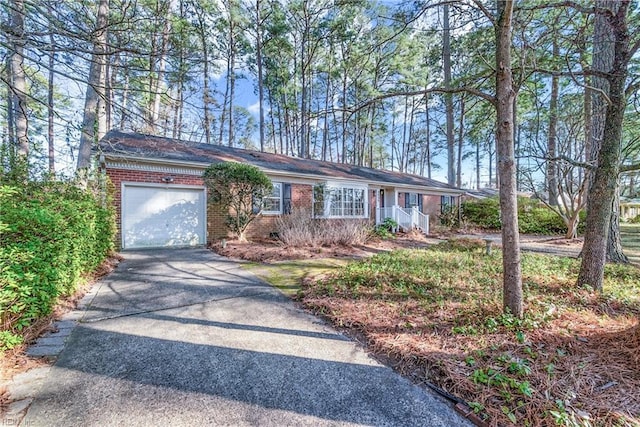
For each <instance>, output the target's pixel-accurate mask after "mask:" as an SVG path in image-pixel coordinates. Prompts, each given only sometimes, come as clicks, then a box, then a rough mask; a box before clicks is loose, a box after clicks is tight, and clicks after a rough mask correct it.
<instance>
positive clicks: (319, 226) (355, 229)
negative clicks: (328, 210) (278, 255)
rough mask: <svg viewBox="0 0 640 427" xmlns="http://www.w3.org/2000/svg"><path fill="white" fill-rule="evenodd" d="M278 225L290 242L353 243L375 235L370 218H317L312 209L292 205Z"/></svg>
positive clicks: (312, 244)
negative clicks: (312, 213) (372, 232)
mask: <svg viewBox="0 0 640 427" xmlns="http://www.w3.org/2000/svg"><path fill="white" fill-rule="evenodd" d="M276 226H277V233H278V238H279V239H280V240H281V241H282V242H283V243H284V244H286V245H288V246H311V247H319V246H331V245H343V246H353V245H361V244H363V243H365V242H366V241H367V240H368V239H369V237H370V236H371V227H370V225H369V221H367V220H361V219H315V218H313V217H312V215H311V211H310V210H309V209H297V208H294V209H292V211H291V214H288V215H282V216H281V217H279V218H278V219H277V222H276Z"/></svg>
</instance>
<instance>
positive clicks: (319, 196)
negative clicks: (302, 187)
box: [313, 184, 367, 218]
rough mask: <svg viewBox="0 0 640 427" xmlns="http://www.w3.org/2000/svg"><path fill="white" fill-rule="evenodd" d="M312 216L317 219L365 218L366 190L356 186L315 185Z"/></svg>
mask: <svg viewBox="0 0 640 427" xmlns="http://www.w3.org/2000/svg"><path fill="white" fill-rule="evenodd" d="M313 214H314V216H315V217H317V218H366V216H367V189H366V187H360V186H356V185H335V184H320V185H316V186H315V187H314V189H313Z"/></svg>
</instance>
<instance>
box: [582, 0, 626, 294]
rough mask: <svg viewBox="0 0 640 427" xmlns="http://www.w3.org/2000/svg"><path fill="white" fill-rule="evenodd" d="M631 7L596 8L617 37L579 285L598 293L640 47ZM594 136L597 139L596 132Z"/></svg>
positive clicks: (623, 0) (608, 74)
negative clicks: (631, 74)
mask: <svg viewBox="0 0 640 427" xmlns="http://www.w3.org/2000/svg"><path fill="white" fill-rule="evenodd" d="M629 4H630V1H629V0H620V2H619V4H618V7H617V10H613V9H612V8H611V4H610V3H608V4H607V5H603V4H598V6H599V7H596V8H595V12H596V14H597V15H599V16H602V17H603V18H605V25H606V26H607V27H608V30H609V31H610V34H612V35H613V61H612V63H611V67H610V68H609V69H608V70H607V71H605V72H604V73H603V74H604V77H605V79H606V81H607V83H608V90H607V92H606V94H607V95H608V104H607V107H606V112H605V117H604V127H603V130H602V140H601V141H600V146H599V149H598V154H597V158H596V159H595V161H596V169H595V173H594V175H593V181H592V184H591V187H590V191H589V195H588V201H587V220H586V227H585V238H584V245H583V248H582V263H581V265H580V273H579V275H578V285H588V286H591V287H593V288H594V289H595V290H597V291H602V286H603V280H604V265H605V262H606V252H607V239H608V236H609V227H610V223H611V215H612V207H613V203H614V200H615V197H616V188H617V186H618V179H619V173H620V160H621V147H622V128H623V122H624V113H625V108H626V94H625V90H626V81H627V75H628V66H629V61H630V60H631V58H632V57H633V55H634V54H635V52H636V51H637V49H638V46H639V43H638V42H636V43H635V44H634V45H633V46H632V45H631V44H630V34H629V29H628V21H627V19H628V17H627V12H628V11H629ZM592 123H593V122H592ZM592 132H593V133H594V135H595V136H596V137H597V135H598V132H597V131H596V129H593V130H592Z"/></svg>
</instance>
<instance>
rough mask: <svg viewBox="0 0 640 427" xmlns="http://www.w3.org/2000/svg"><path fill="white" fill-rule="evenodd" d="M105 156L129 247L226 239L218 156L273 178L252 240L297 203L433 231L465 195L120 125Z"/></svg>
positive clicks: (104, 147)
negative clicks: (215, 199) (214, 183)
mask: <svg viewBox="0 0 640 427" xmlns="http://www.w3.org/2000/svg"><path fill="white" fill-rule="evenodd" d="M98 156H99V162H100V166H101V168H102V170H103V171H104V172H105V173H106V175H107V176H108V177H109V179H110V180H111V183H112V184H113V186H114V202H115V204H116V213H117V222H118V239H119V243H120V246H121V248H122V249H134V248H148V247H166V246H176V247H180V246H194V245H204V244H206V243H212V242H214V241H216V240H218V239H222V238H226V237H227V235H228V232H227V229H226V227H225V223H224V218H225V216H226V215H225V212H222V210H221V209H220V208H219V207H215V206H208V205H207V192H206V189H205V186H204V182H203V179H202V174H203V172H204V170H205V169H206V168H207V166H209V165H211V164H212V163H218V162H242V163H247V164H251V165H253V166H256V167H258V168H259V169H260V170H262V171H263V172H264V173H265V174H266V175H267V176H268V177H269V178H270V179H271V181H272V183H273V191H272V193H271V194H269V195H268V197H266V198H265V202H264V205H263V209H262V214H261V215H260V217H259V218H257V219H256V220H255V221H254V222H252V223H251V225H250V227H249V229H248V230H247V235H248V236H249V237H250V238H256V237H268V236H269V235H270V234H271V233H273V232H274V230H275V222H276V221H275V219H276V218H277V217H278V216H279V215H286V214H287V213H289V212H291V209H306V210H308V211H309V212H310V215H313V216H314V217H315V218H323V219H332V218H340V219H345V218H353V219H360V220H362V219H369V220H371V221H372V222H375V223H377V224H379V223H382V222H383V221H384V219H385V218H392V219H394V220H395V221H396V222H397V223H398V224H399V225H400V227H402V228H404V229H411V228H418V229H420V230H422V231H423V232H425V233H428V231H429V227H430V224H429V223H430V222H431V223H433V222H434V221H435V220H437V217H438V214H439V213H440V212H441V210H442V209H443V207H446V206H450V205H457V204H458V203H459V200H460V196H461V195H462V194H464V191H463V190H460V189H457V188H455V187H451V186H448V185H446V184H443V183H441V182H438V181H434V180H432V179H428V178H425V177H422V176H416V175H409V174H403V173H398V172H390V171H383V170H377V169H371V168H365V167H359V166H353V165H348V164H342V163H331V162H323V161H318V160H310V159H301V158H295V157H288V156H285V155H279V154H271V153H263V152H257V151H251V150H245V149H239V148H230V147H225V146H220V145H210V144H199V143H194V142H187V141H179V140H175V139H170V138H163V137H157V136H150V135H142V134H133V133H123V132H119V131H111V132H109V133H108V134H107V135H105V137H104V138H103V139H102V140H101V142H100V144H99V146H98Z"/></svg>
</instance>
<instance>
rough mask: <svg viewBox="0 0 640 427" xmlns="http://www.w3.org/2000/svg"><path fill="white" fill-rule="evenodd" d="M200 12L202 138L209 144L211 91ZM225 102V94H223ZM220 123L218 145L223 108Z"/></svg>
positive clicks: (202, 18) (204, 26)
mask: <svg viewBox="0 0 640 427" xmlns="http://www.w3.org/2000/svg"><path fill="white" fill-rule="evenodd" d="M203 14H204V12H203V11H202V10H197V11H196V15H197V18H198V36H199V37H200V44H201V47H202V65H203V67H202V109H203V112H204V123H203V126H204V136H205V142H206V143H207V144H211V112H210V111H209V104H210V103H211V94H210V91H211V89H210V88H209V41H208V40H207V25H206V23H205V19H204V16H203ZM225 102H226V94H225ZM221 120H222V121H221V122H220V138H219V139H218V144H220V145H222V123H224V106H223V108H222V119H221Z"/></svg>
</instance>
